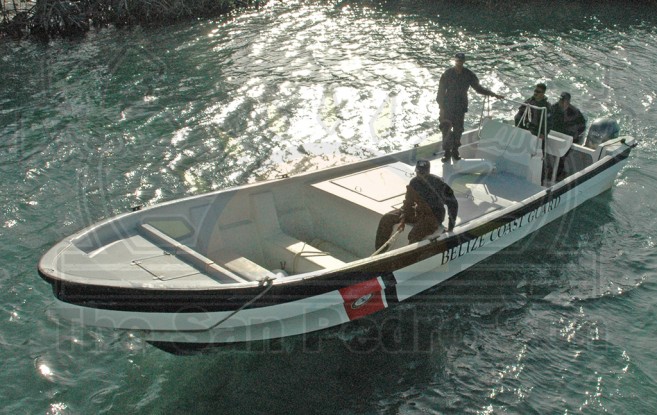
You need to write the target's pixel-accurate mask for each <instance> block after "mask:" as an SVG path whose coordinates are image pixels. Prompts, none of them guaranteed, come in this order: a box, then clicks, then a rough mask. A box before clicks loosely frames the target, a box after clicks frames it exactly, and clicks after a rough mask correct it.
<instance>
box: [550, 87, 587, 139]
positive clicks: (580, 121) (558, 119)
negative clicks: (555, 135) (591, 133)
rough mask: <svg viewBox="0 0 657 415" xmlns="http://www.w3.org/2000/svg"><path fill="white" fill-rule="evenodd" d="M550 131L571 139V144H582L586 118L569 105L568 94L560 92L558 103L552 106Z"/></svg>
mask: <svg viewBox="0 0 657 415" xmlns="http://www.w3.org/2000/svg"><path fill="white" fill-rule="evenodd" d="M552 129H553V130H554V131H558V132H560V133H564V134H568V135H569V136H571V137H573V143H575V144H582V134H584V130H586V118H584V115H582V112H581V111H580V110H579V109H578V108H577V107H575V106H574V105H571V104H570V94H569V93H568V92H562V93H561V96H560V97H559V102H557V103H556V104H554V105H553V106H552Z"/></svg>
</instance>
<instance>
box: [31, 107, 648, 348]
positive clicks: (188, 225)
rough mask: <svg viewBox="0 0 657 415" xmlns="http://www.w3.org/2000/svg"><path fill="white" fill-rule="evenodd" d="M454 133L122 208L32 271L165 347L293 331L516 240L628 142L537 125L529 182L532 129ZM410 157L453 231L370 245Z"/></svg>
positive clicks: (591, 188)
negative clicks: (581, 140)
mask: <svg viewBox="0 0 657 415" xmlns="http://www.w3.org/2000/svg"><path fill="white" fill-rule="evenodd" d="M462 143H463V145H462V147H461V155H462V157H464V159H463V160H461V161H458V162H456V163H445V164H443V163H442V162H441V161H440V157H441V154H438V155H433V151H434V150H435V148H436V144H435V143H434V144H429V145H426V146H421V147H416V148H413V149H410V150H406V151H400V152H397V153H394V154H389V155H385V156H381V157H376V158H373V159H369V160H364V161H360V162H356V163H352V164H347V165H343V166H338V167H332V168H328V169H325V170H319V171H314V172H309V173H304V174H300V175H296V176H293V177H286V178H281V179H276V180H272V181H266V182H260V183H255V184H250V185H245V186H240V187H236V188H231V189H226V190H221V191H216V192H211V193H207V194H202V195H198V196H193V197H187V198H184V199H181V200H175V201H171V202H168V203H162V204H159V205H155V206H152V207H148V208H144V209H141V210H138V211H134V212H129V213H126V214H123V215H120V216H117V217H113V218H110V219H107V220H104V221H102V222H100V223H98V224H95V225H93V226H91V227H89V228H87V229H84V230H82V231H80V232H78V233H76V234H75V235H73V236H71V237H69V238H66V239H65V240H63V241H61V242H59V243H58V244H56V245H55V246H54V247H52V248H51V249H50V250H49V251H48V252H47V253H46V254H45V255H44V256H43V257H42V258H41V261H40V262H39V266H38V269H39V273H40V275H41V276H42V277H43V278H44V279H45V280H46V281H47V282H49V283H50V284H52V287H53V291H54V295H55V297H56V300H55V303H56V304H55V305H54V306H53V308H54V309H55V310H56V311H57V313H58V314H59V315H60V316H61V317H62V318H64V319H68V320H71V321H73V322H75V323H79V324H82V325H88V326H100V327H111V328H115V329H124V330H136V331H141V332H143V336H144V338H145V339H146V340H147V341H149V342H151V343H152V344H154V345H156V346H158V347H160V348H163V349H165V350H169V351H180V352H183V351H185V350H193V349H198V348H199V347H206V346H215V345H220V344H227V343H239V342H250V341H259V340H266V339H272V338H278V337H284V336H293V335H299V334H302V333H307V332H311V331H316V330H321V329H325V328H328V327H332V326H336V325H340V324H344V323H347V322H349V321H351V320H354V319H358V318H360V317H363V316H366V315H369V314H371V313H374V312H377V311H379V310H383V309H385V308H387V307H389V306H391V305H393V304H395V303H398V302H401V301H404V300H406V299H407V298H410V297H412V296H414V295H416V294H418V293H420V292H422V291H425V290H427V289H429V288H431V287H434V286H436V285H438V284H441V283H442V282H444V281H446V280H448V279H450V278H452V277H454V276H455V275H457V274H459V273H461V272H463V271H465V270H467V269H468V268H469V267H471V266H473V265H474V264H476V263H478V262H479V261H481V260H483V259H485V258H487V257H489V256H491V255H493V254H495V253H496V252H498V251H500V250H501V249H504V248H506V247H508V246H509V245H511V244H513V243H515V242H517V241H519V240H520V239H522V238H524V237H526V236H527V235H529V234H531V233H532V232H534V231H536V230H537V229H539V228H541V227H542V226H544V225H546V224H547V223H549V222H551V221H553V220H554V219H556V218H559V217H560V216H562V215H564V214H565V213H567V212H568V211H570V210H572V209H574V208H576V207H577V206H579V205H580V204H582V203H584V202H585V201H586V200H588V199H590V198H592V197H594V196H596V195H599V194H600V193H602V192H604V191H606V190H608V189H610V188H611V187H612V185H613V182H614V180H615V178H616V176H617V174H618V172H619V171H620V169H621V168H622V166H623V165H624V164H625V162H626V160H627V158H628V156H629V154H630V152H631V149H632V148H633V147H634V146H636V143H635V139H634V138H632V137H629V136H626V137H617V138H611V139H609V140H607V141H605V142H603V143H601V144H599V145H597V146H594V148H589V147H587V146H581V145H577V144H572V137H567V136H564V135H559V134H557V133H550V134H549V135H548V141H547V143H546V153H547V155H548V156H547V157H546V159H549V160H551V161H552V164H553V165H554V164H555V163H556V160H559V159H563V160H564V162H565V163H564V165H565V173H566V177H565V178H563V179H562V180H559V181H556V180H555V175H552V176H550V177H549V178H548V179H547V180H545V181H544V182H543V183H542V180H541V169H542V166H543V151H542V148H541V147H542V146H541V141H540V140H539V139H538V138H537V137H535V136H533V135H532V134H531V133H530V132H529V131H527V130H524V129H520V128H517V127H515V126H513V125H511V124H508V123H505V122H502V121H499V120H492V119H486V120H484V122H483V123H482V125H481V127H480V128H477V129H475V130H472V131H468V132H466V133H465V134H464V135H463V138H462ZM568 150H570V151H568ZM418 158H424V159H429V160H431V161H432V163H431V172H432V173H433V174H436V175H438V176H440V177H443V178H444V180H445V181H446V182H447V183H448V184H450V185H451V186H452V188H453V189H454V191H455V193H456V196H457V199H458V203H459V210H458V218H457V222H456V227H455V229H454V231H453V232H444V231H443V230H442V229H441V230H440V231H439V232H437V233H435V234H433V235H431V236H429V237H428V238H426V239H425V240H422V241H420V242H417V243H413V244H408V241H407V234H408V231H409V230H410V229H411V227H412V225H407V226H406V229H405V231H404V233H403V234H401V235H399V236H398V237H397V238H396V240H395V241H394V242H392V243H391V246H390V249H389V250H388V251H387V252H385V253H381V254H378V255H374V256H373V255H372V254H373V251H374V237H375V232H376V228H377V225H378V222H379V220H380V219H381V217H382V215H383V214H385V213H386V212H388V211H390V210H392V209H393V208H397V207H399V206H400V205H401V203H402V201H403V198H404V194H405V191H406V185H407V184H408V182H409V181H410V179H411V177H412V175H413V173H414V166H415V162H416V160H417V159H418Z"/></svg>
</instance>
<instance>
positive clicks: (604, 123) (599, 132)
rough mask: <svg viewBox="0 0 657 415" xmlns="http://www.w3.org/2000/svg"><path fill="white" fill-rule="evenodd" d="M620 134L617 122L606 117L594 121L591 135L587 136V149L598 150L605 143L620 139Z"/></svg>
mask: <svg viewBox="0 0 657 415" xmlns="http://www.w3.org/2000/svg"><path fill="white" fill-rule="evenodd" d="M619 134H620V127H619V126H618V123H617V122H616V120H614V119H611V118H606V117H603V118H598V119H596V120H595V121H593V123H592V124H591V127H590V128H589V133H588V134H587V135H586V147H588V148H596V147H598V145H600V144H602V143H604V142H605V141H609V140H611V139H612V138H618V135H619Z"/></svg>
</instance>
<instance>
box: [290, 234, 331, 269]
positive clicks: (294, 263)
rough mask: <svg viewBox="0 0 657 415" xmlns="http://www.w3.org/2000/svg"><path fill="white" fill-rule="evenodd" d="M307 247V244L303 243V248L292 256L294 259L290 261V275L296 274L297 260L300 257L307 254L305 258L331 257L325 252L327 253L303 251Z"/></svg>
mask: <svg viewBox="0 0 657 415" xmlns="http://www.w3.org/2000/svg"><path fill="white" fill-rule="evenodd" d="M307 245H308V244H307V243H306V242H304V243H303V247H302V248H301V251H299V252H297V253H296V254H294V258H293V259H292V273H293V274H296V273H297V264H298V263H299V258H300V257H301V255H303V254H308V255H306V257H311V256H327V255H331V253H330V252H327V251H304V249H306V246H307Z"/></svg>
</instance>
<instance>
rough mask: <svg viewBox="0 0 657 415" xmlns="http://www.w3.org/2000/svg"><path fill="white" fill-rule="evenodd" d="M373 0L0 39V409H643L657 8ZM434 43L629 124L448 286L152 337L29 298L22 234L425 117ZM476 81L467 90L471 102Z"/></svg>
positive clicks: (258, 176) (372, 138)
mask: <svg viewBox="0 0 657 415" xmlns="http://www.w3.org/2000/svg"><path fill="white" fill-rule="evenodd" d="M381 4H382V5H381ZM381 4H379V3H378V2H352V3H351V4H350V3H348V2H338V1H331V2H328V1H327V2H302V1H299V2H294V1H293V2H276V1H273V2H270V3H269V5H267V6H266V7H263V8H261V9H260V10H252V11H247V12H245V13H242V14H236V15H234V16H230V17H227V18H222V19H217V20H214V21H207V20H202V21H197V22H191V23H186V24H181V25H177V26H171V27H167V28H163V29H149V30H146V29H134V30H130V31H127V30H120V31H119V30H112V29H108V30H103V31H101V32H99V33H95V34H91V35H89V36H87V37H86V38H85V39H82V40H77V41H63V40H58V41H53V42H51V43H50V44H48V45H35V44H30V43H26V42H22V43H11V42H4V43H3V44H2V45H0V56H1V57H0V74H1V75H0V83H1V85H2V88H0V106H1V107H0V121H1V122H0V154H1V155H2V157H0V179H1V180H0V206H1V207H2V216H1V217H0V241H1V242H0V243H1V245H0V246H1V250H0V284H1V285H0V286H1V287H2V290H1V292H0V299H1V301H0V310H1V312H2V313H1V314H0V328H1V331H0V362H2V363H1V365H2V366H1V367H2V371H1V372H0V380H1V382H0V385H2V386H0V408H2V413H7V414H16V413H27V414H34V413H47V414H90V413H110V414H115V413H116V414H123V413H147V414H160V413H221V414H224V413H235V414H238V413H239V414H251V413H262V414H269V413H281V414H290V413H295V414H297V413H298V414H308V413H326V414H329V413H330V414H333V413H339V414H373V413H382V414H397V413H403V414H405V413H476V414H493V413H495V414H497V413H511V414H528V413H540V414H544V413H545V414H547V413H550V414H552V413H558V414H565V413H618V414H646V413H654V411H655V410H654V408H655V407H657V398H656V397H655V396H656V394H655V390H656V388H657V352H655V347H654V345H655V344H656V343H655V342H656V340H657V334H656V327H655V325H656V323H655V321H657V316H656V307H657V299H656V298H657V275H656V274H657V273H656V271H655V270H656V269H657V263H656V261H657V255H656V254H655V247H654V245H655V236H654V235H656V234H657V225H655V220H654V216H655V211H656V210H655V208H654V206H655V198H654V194H655V191H656V190H657V167H655V165H656V163H655V160H656V159H657V145H656V143H655V138H654V137H655V125H657V115H656V111H655V108H654V101H655V99H657V91H656V90H655V88H654V85H657V73H656V72H655V70H654V67H655V65H656V64H657V58H656V56H657V46H655V45H657V30H656V29H655V19H654V18H651V17H650V16H652V15H654V10H653V9H650V8H646V7H643V8H641V7H639V6H634V7H629V6H626V5H620V4H619V5H613V4H607V5H605V6H604V7H600V8H598V9H594V8H592V7H591V6H590V4H589V3H586V4H584V3H578V4H571V3H570V2H556V3H551V4H552V6H551V7H550V8H549V9H545V8H542V9H540V10H537V8H536V7H537V6H536V5H535V3H532V2H529V3H527V4H524V5H517V4H516V5H514V6H513V7H511V6H506V5H501V6H498V7H496V8H491V9H476V8H474V7H469V6H461V7H453V6H452V7H448V6H446V5H443V4H442V3H440V2H429V1H427V2H410V1H402V2H394V3H393V2H389V3H385V2H382V3H381ZM455 50H462V51H465V52H466V53H467V54H468V56H469V57H470V59H469V60H468V62H467V66H469V67H470V68H471V69H473V70H474V71H475V73H477V74H478V75H479V77H480V79H481V81H482V84H484V85H485V86H487V87H489V88H491V89H493V90H495V91H499V92H500V93H502V94H505V95H507V96H508V97H509V98H513V99H516V100H520V99H523V98H525V97H527V96H529V95H530V94H531V91H532V89H533V88H532V86H533V84H534V83H535V82H537V81H545V82H546V83H547V85H548V94H547V95H548V98H550V99H551V100H552V101H554V100H555V98H556V97H557V96H558V94H559V93H560V92H561V90H568V91H570V92H571V93H572V95H573V103H574V104H575V105H577V106H578V107H580V108H581V109H582V110H583V111H584V113H585V115H586V116H587V117H588V118H589V120H591V119H594V118H596V117H599V116H611V117H613V118H615V119H617V120H618V121H619V123H620V124H621V128H622V132H623V134H629V135H633V136H635V137H636V138H638V139H639V140H640V144H639V146H638V147H637V148H636V151H634V152H633V153H632V156H631V157H630V159H629V162H628V164H627V166H626V167H625V169H624V170H623V171H622V172H621V173H620V175H619V176H618V179H617V180H616V182H615V184H614V187H613V189H612V190H611V191H610V192H607V193H605V194H603V195H601V196H600V197H597V198H596V199H594V200H592V201H590V202H587V203H586V204H585V205H583V206H582V207H581V208H579V209H578V210H577V211H576V212H573V213H571V214H569V215H567V216H565V217H564V218H562V219H561V220H559V221H558V222H557V223H553V224H551V225H549V226H548V227H546V228H544V229H543V230H542V231H540V232H539V233H537V234H535V235H532V236H531V237H530V238H529V239H527V240H523V241H522V242H520V243H518V244H516V245H514V246H513V247H511V248H509V249H508V250H506V251H504V252H502V253H501V254H499V255H497V256H495V257H494V258H491V259H490V260H488V261H486V262H484V263H482V264H480V265H478V266H477V267H475V268H473V269H471V270H469V271H468V272H466V273H464V274H463V275H462V276H460V277H458V278H456V279H454V280H452V281H451V282H450V283H449V284H448V285H447V286H444V287H439V288H436V289H433V290H431V291H429V292H427V293H423V294H422V295H420V296H418V297H416V298H413V299H411V300H409V301H408V302H405V303H404V304H402V305H400V306H399V307H396V308H393V309H390V310H387V311H386V312H383V313H379V314H377V315H375V316H374V317H372V318H369V319H366V320H361V321H358V322H356V323H354V324H352V325H348V326H344V327H339V328H337V329H333V330H329V331H326V332H321V333H316V334H311V335H308V336H305V337H295V338H289V339H285V340H283V341H280V342H272V343H268V344H254V345H249V346H246V347H242V348H234V349H228V350H220V351H217V352H214V353H211V354H207V355H201V356H193V357H175V356H172V355H168V354H166V353H164V352H161V351H159V350H157V349H155V348H153V347H151V346H149V345H148V344H146V343H145V342H144V341H143V340H141V339H140V338H139V336H138V334H136V333H124V332H114V331H111V330H100V329H93V328H85V327H78V326H74V325H70V324H68V323H67V322H66V321H62V320H59V319H58V318H57V317H56V316H53V315H51V313H50V312H49V307H50V305H51V304H52V302H53V296H52V293H51V291H50V288H49V286H48V284H46V283H45V282H43V281H42V280H41V279H40V278H39V277H38V275H37V273H36V263H37V261H38V259H39V258H40V256H41V255H42V254H43V253H44V252H45V250H47V249H48V248H49V247H50V246H52V245H53V244H54V243H55V242H56V241H58V240H60V239H62V238H64V237H66V236H67V235H69V234H71V233H73V232H75V231H77V230H79V229H80V228H82V227H84V226H87V225H90V224H92V223H94V222H95V221H97V220H100V219H102V218H105V217H108V216H111V215H114V214H118V213H121V212H124V211H126V210H128V209H129V208H130V207H131V206H134V205H138V204H143V205H151V204H154V203H158V202H162V201H166V200H171V199H173V198H177V197H181V196H185V195H190V194H197V193H200V192H204V191H208V190H212V189H219V188H224V187H226V186H230V185H234V184H240V183H246V182H250V181H256V180H262V179H267V178H272V177H275V176H276V175H279V174H282V173H294V172H298V171H304V170H308V169H315V168H318V167H323V166H329V165H334V164H337V163H343V162H347V161H349V160H354V159H360V158H363V157H368V156H373V155H378V154H383V153H386V152H388V151H391V150H398V149H405V148H410V147H412V146H413V145H414V144H416V143H420V142H424V141H427V140H429V141H431V140H436V139H437V138H438V130H437V128H436V124H435V119H436V115H437V111H438V108H437V106H436V104H435V101H434V98H435V92H436V88H437V83H438V79H439V76H440V73H441V72H442V71H443V70H444V69H445V68H447V67H448V66H449V65H450V64H451V63H450V56H451V54H452V53H453V52H454V51H455ZM483 105H484V104H483V100H482V99H481V97H479V96H476V95H474V94H471V110H470V112H469V114H468V118H467V120H466V122H467V124H468V125H470V126H472V125H475V123H476V122H477V119H478V116H479V114H480V113H481V112H482V109H483ZM513 109H514V108H513V105H511V104H509V103H508V102H504V101H495V102H493V103H492V105H491V108H490V110H491V111H492V113H493V114H494V115H496V116H506V117H510V116H512V115H513V113H514V111H513ZM373 233H374V230H373Z"/></svg>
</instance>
